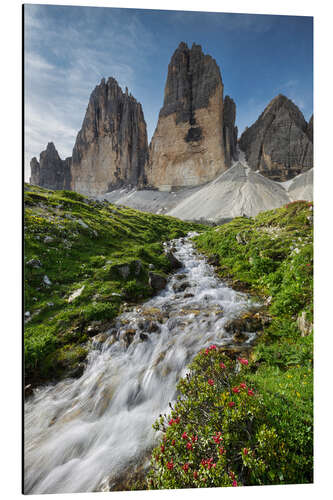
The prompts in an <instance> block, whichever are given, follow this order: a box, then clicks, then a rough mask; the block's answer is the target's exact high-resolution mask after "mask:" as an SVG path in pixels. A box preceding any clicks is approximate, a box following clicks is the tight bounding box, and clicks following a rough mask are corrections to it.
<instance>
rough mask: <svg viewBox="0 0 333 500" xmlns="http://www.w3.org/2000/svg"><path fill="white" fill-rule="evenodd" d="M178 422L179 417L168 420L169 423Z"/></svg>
mask: <svg viewBox="0 0 333 500" xmlns="http://www.w3.org/2000/svg"><path fill="white" fill-rule="evenodd" d="M179 422H180V417H177V418H172V419H171V420H169V425H173V424H179Z"/></svg>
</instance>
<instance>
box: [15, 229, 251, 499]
mask: <svg viewBox="0 0 333 500" xmlns="http://www.w3.org/2000/svg"><path fill="white" fill-rule="evenodd" d="M173 244H174V247H175V249H174V253H175V256H176V257H177V258H178V259H179V260H180V261H181V262H182V264H183V268H182V269H180V270H179V271H177V272H176V273H175V274H174V275H173V276H172V277H171V279H170V280H169V282H168V285H167V287H166V289H165V290H163V292H161V293H160V294H159V295H157V296H155V297H154V298H152V299H151V300H149V301H147V302H146V303H144V304H143V305H141V306H138V307H135V308H133V309H132V310H131V311H128V312H125V313H124V314H122V315H121V316H119V318H118V320H117V324H116V329H114V330H113V331H110V335H109V336H108V338H107V339H106V341H105V342H104V343H103V344H95V347H94V346H93V349H92V350H91V351H90V354H89V356H88V364H87V367H86V369H85V371H84V373H83V375H82V376H81V377H80V378H79V379H75V380H73V379H70V380H69V379H68V380H65V381H62V382H59V383H57V384H56V385H49V386H47V387H41V388H39V389H36V390H35V392H34V395H33V396H32V397H31V398H29V399H28V400H27V401H26V402H25V481H24V483H25V492H26V493H69V492H85V491H100V490H103V489H104V490H105V489H106V490H107V489H112V488H113V487H114V485H115V484H116V481H117V478H119V475H120V474H121V473H122V472H123V471H124V470H126V468H127V467H129V466H131V464H136V465H137V463H138V461H139V460H142V457H144V454H145V452H146V453H147V451H148V450H149V449H151V447H152V446H153V445H154V443H155V440H156V435H155V431H153V429H152V424H153V422H154V421H155V419H156V417H158V415H159V414H161V413H165V412H168V410H169V407H168V404H169V402H170V401H173V400H175V398H176V392H175V389H176V384H177V381H178V380H179V378H180V377H181V376H183V375H184V374H185V373H186V371H185V370H186V366H187V365H188V363H189V362H190V361H191V359H192V358H193V356H194V355H195V354H196V353H197V352H198V351H199V350H200V349H201V348H202V347H206V346H208V345H209V344H211V343H215V344H217V345H226V344H230V343H231V338H230V336H229V337H228V335H227V333H226V332H225V330H224V325H225V324H226V322H227V321H229V320H230V319H232V318H234V317H237V316H238V315H239V314H240V313H242V312H243V311H245V310H246V309H248V308H249V307H250V306H251V305H253V304H252V303H251V302H250V299H249V298H248V297H247V296H246V295H245V294H242V293H239V292H235V291H234V290H232V289H230V288H229V287H227V286H225V285H224V284H223V283H222V282H221V281H220V280H219V279H218V278H216V277H215V276H214V272H213V269H212V268H211V266H209V265H208V264H207V263H206V261H205V259H204V258H203V257H201V256H198V255H196V254H195V252H194V250H193V247H192V244H191V242H190V239H189V238H186V239H181V240H176V241H175V242H174V243H173ZM177 287H178V290H177ZM129 330H130V332H128V331H129ZM152 330H155V331H152ZM147 331H151V333H147ZM128 338H131V339H132V342H131V343H129V342H128V341H126V339H128ZM115 339H116V341H114V340H115ZM251 340H252V338H250V337H249V338H248V340H247V341H246V342H247V343H249V342H251ZM112 341H113V343H112ZM128 344H129V345H128Z"/></svg>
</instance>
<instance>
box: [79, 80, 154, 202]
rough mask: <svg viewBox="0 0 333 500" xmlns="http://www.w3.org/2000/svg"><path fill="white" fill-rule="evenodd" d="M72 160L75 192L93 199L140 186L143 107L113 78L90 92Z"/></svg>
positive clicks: (144, 138)
mask: <svg viewBox="0 0 333 500" xmlns="http://www.w3.org/2000/svg"><path fill="white" fill-rule="evenodd" d="M72 158H73V160H72V184H71V186H72V189H73V190H74V191H78V192H80V193H83V194H91V195H96V194H99V193H105V192H106V191H110V190H111V189H113V188H116V187H120V186H122V185H124V184H126V185H133V186H136V185H138V184H140V182H143V176H144V165H145V163H146V161H147V158H148V142H147V129H146V122H145V120H144V115H143V111H142V107H141V104H140V103H139V102H137V101H136V99H135V98H134V97H133V96H132V95H131V94H129V93H128V90H127V88H126V91H125V92H123V91H122V90H121V88H120V87H119V85H118V83H117V81H116V80H115V79H114V78H109V79H108V80H107V82H106V81H105V79H104V78H103V79H102V81H101V83H100V84H99V85H97V86H96V88H95V89H94V91H93V92H92V94H91V96H90V99H89V104H88V108H87V111H86V115H85V117H84V120H83V124H82V128H81V130H80V131H79V133H78V135H77V138H76V142H75V145H74V149H73V156H72Z"/></svg>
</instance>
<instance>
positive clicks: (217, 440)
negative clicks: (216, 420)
mask: <svg viewBox="0 0 333 500" xmlns="http://www.w3.org/2000/svg"><path fill="white" fill-rule="evenodd" d="M213 439H214V441H215V443H216V444H219V443H220V441H222V435H221V432H216V433H215V434H214V436H213Z"/></svg>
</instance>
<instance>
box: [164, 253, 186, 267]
mask: <svg viewBox="0 0 333 500" xmlns="http://www.w3.org/2000/svg"><path fill="white" fill-rule="evenodd" d="M165 256H166V258H167V259H168V261H169V263H170V265H171V268H172V269H179V268H180V267H182V266H183V264H182V263H181V262H180V261H179V260H178V259H177V257H175V256H174V254H173V253H172V252H171V251H168V252H166V253H165Z"/></svg>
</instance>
